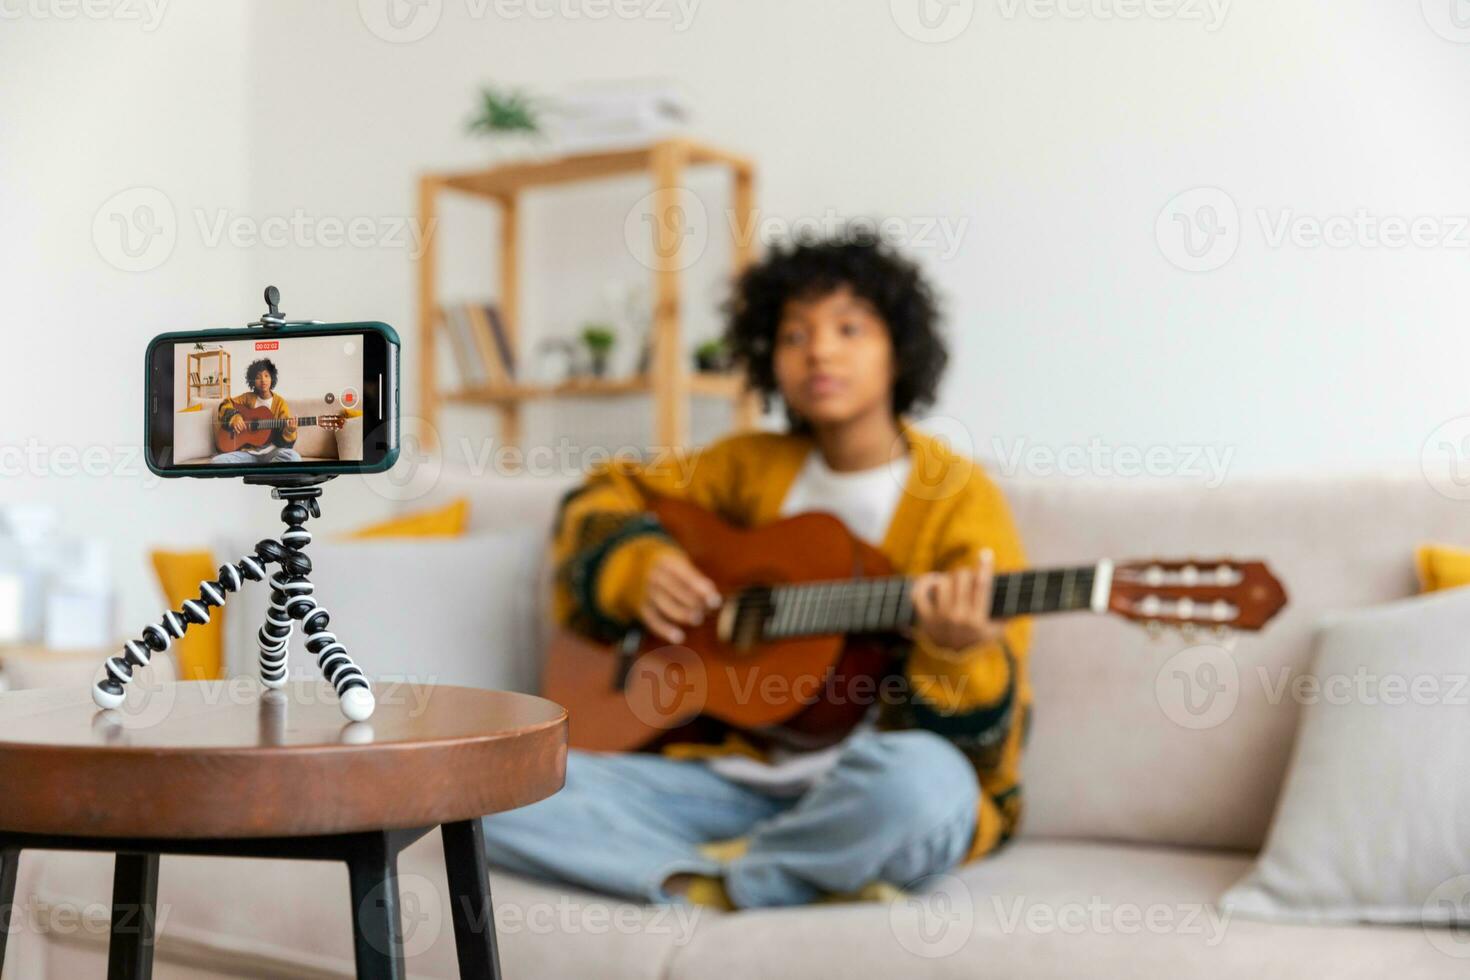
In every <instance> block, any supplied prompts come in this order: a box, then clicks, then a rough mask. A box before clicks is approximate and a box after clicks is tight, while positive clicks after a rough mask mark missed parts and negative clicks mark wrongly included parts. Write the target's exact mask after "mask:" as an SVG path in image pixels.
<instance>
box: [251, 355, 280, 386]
mask: <svg viewBox="0 0 1470 980" xmlns="http://www.w3.org/2000/svg"><path fill="white" fill-rule="evenodd" d="M262 371H269V372H270V373H271V390H275V387H276V384H277V383H278V382H279V381H280V380H281V372H279V371H277V370H276V362H275V361H273V360H271V359H270V358H269V357H262V358H261V359H260V360H258V361H251V362H250V366H249V367H248V368H246V369H245V383H246V384H247V385H249V386H250V389H251V390H252V391H253V390H255V379H256V378H258V377H260V372H262Z"/></svg>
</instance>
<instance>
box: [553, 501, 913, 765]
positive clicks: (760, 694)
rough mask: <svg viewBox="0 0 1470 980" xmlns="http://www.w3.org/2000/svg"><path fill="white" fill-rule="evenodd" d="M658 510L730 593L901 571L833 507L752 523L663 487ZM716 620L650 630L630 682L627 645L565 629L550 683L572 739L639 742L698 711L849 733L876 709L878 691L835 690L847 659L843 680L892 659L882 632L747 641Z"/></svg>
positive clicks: (739, 720)
mask: <svg viewBox="0 0 1470 980" xmlns="http://www.w3.org/2000/svg"><path fill="white" fill-rule="evenodd" d="M650 509H651V510H652V511H653V513H654V514H655V515H656V516H657V517H658V519H659V521H660V523H662V524H663V526H664V528H665V529H666V530H668V532H669V534H670V535H671V536H672V537H673V538H674V540H675V541H677V542H678V544H679V546H680V547H682V548H683V549H684V550H685V551H686V552H687V553H688V554H689V557H690V559H691V560H692V561H693V562H694V564H695V566H697V567H698V568H699V569H700V571H702V572H703V573H704V574H705V575H707V576H708V577H709V578H710V580H711V581H712V582H714V584H715V586H716V587H717V588H718V589H719V590H720V593H721V594H722V595H727V596H728V595H731V594H732V593H737V592H739V591H741V590H742V589H745V588H748V587H753V586H766V585H779V584H785V583H795V582H815V581H824V580H834V579H835V580H842V579H853V578H864V577H873V576H881V575H887V574H890V573H891V566H890V564H889V562H888V560H887V559H886V558H885V557H884V556H883V554H882V553H881V552H879V551H878V550H877V549H876V548H874V547H872V546H871V545H869V544H867V543H866V542H864V541H862V540H860V539H858V538H856V537H854V536H853V535H852V534H851V533H850V532H849V531H848V530H847V528H846V527H845V526H844V525H843V524H842V522H841V521H839V520H838V519H837V518H835V517H833V516H831V515H830V514H821V513H809V514H799V515H796V516H794V517H789V518H785V519H782V520H779V521H774V522H772V523H770V524H767V525H765V526H763V527H758V528H751V529H744V528H739V527H735V526H734V525H731V524H729V523H727V522H725V521H723V520H721V519H720V518H719V517H718V516H716V515H714V514H712V513H710V512H709V511H707V510H705V509H703V508H701V507H698V506H696V505H694V504H689V503H686V502H684V501H681V500H676V499H673V498H657V499H655V501H654V502H653V504H652V506H651V508H650ZM717 623H718V612H716V613H714V614H712V615H710V616H708V617H706V619H705V621H704V622H703V623H702V624H700V625H699V626H696V627H692V628H690V629H687V630H686V631H685V637H684V643H683V644H680V645H672V644H668V643H664V642H663V641H662V640H661V639H660V638H659V637H656V636H653V635H652V634H649V635H648V637H647V638H646V639H645V640H644V641H643V644H642V646H641V647H640V648H639V650H638V653H637V656H636V659H635V660H634V661H633V665H632V668H631V670H629V671H628V675H627V678H626V683H625V684H623V685H622V686H619V685H618V684H617V679H618V674H619V673H620V666H621V665H620V663H619V657H618V654H617V652H616V651H612V650H609V649H607V648H606V647H602V646H598V645H596V644H594V643H591V642H590V641H588V640H586V639H585V638H582V637H579V636H577V635H575V634H573V633H571V632H570V631H569V630H562V631H560V633H559V635H557V636H556V637H555V638H554V640H553V642H552V644H551V646H550V648H549V650H548V658H547V664H546V683H545V690H546V696H547V697H549V698H551V699H552V700H553V701H556V702H557V703H559V704H561V705H563V706H564V707H566V709H567V714H568V717H569V724H570V731H569V735H570V743H571V745H572V746H573V747H575V748H583V749H596V750H604V751H613V750H627V749H634V748H638V747H639V746H641V745H644V744H647V743H648V742H649V741H651V740H652V739H654V738H656V737H658V736H659V735H661V734H663V733H665V732H667V731H669V730H670V729H673V728H677V727H678V726H680V725H682V724H684V723H686V722H688V721H691V720H693V719H694V718H696V717H697V716H699V715H706V716H709V717H713V718H716V719H719V720H720V721H723V722H726V723H728V724H730V725H733V726H735V727H737V728H742V729H760V728H764V727H767V726H772V725H778V724H789V725H790V727H791V728H792V729H793V730H797V731H806V732H810V733H812V734H814V735H815V734H818V733H823V732H833V733H839V734H840V733H841V732H843V731H846V730H847V729H849V728H851V727H852V725H853V724H855V723H856V722H857V720H858V719H859V718H861V716H862V715H863V714H864V713H865V712H866V710H867V705H868V704H870V703H871V698H869V699H868V700H867V701H866V702H862V701H861V699H859V701H858V702H856V703H855V702H854V700H853V699H852V698H838V699H835V703H834V702H833V701H829V700H824V692H825V691H828V690H829V689H830V688H829V685H828V682H829V681H830V680H831V679H832V677H833V674H834V668H836V667H837V666H838V665H839V663H841V664H842V665H843V669H842V670H841V671H838V672H837V676H839V677H842V678H844V679H846V675H848V674H857V673H863V674H870V673H872V672H875V671H877V670H881V662H882V660H883V659H885V656H886V655H885V654H884V653H883V651H882V648H881V645H880V644H879V643H878V642H877V641H876V640H875V639H873V638H868V637H851V638H849V637H845V636H841V635H831V636H810V637H802V638H798V639H788V640H779V641H775V642H767V643H761V644H758V645H756V646H754V647H752V648H749V649H739V648H738V647H737V646H735V645H733V644H731V643H727V642H724V641H722V640H721V639H720V638H719V635H718V634H717Z"/></svg>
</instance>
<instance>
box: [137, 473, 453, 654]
mask: <svg viewBox="0 0 1470 980" xmlns="http://www.w3.org/2000/svg"><path fill="white" fill-rule="evenodd" d="M469 515H470V502H469V501H468V500H467V499H465V498H463V497H461V498H459V499H458V500H455V501H452V502H451V503H449V504H446V505H445V506H443V507H439V508H436V509H434V510H426V511H420V512H419V513H417V514H405V515H404V516H402V517H396V518H394V519H392V520H389V521H383V522H382V523H380V524H370V525H368V526H367V527H364V528H359V529H358V530H356V531H353V532H351V533H349V534H346V535H344V538H346V539H347V540H357V539H362V538H457V537H459V536H461V535H462V534H464V532H465V528H466V527H467V526H468V524H469ZM151 558H152V559H153V571H154V572H155V574H157V575H158V584H159V585H160V586H162V588H163V595H164V598H165V599H166V600H167V602H168V604H169V608H171V609H177V608H179V606H180V604H182V603H183V601H184V600H185V599H197V598H198V597H199V583H200V582H203V581H205V580H206V579H213V578H214V576H215V572H217V571H218V570H219V569H218V566H217V565H216V564H215V561H214V555H213V554H212V553H211V552H209V551H203V550H199V551H155V552H153V553H152V555H151ZM257 587H263V586H257ZM224 618H225V610H223V609H219V608H215V609H211V610H210V611H209V622H208V623H205V624H204V625H203V626H192V627H190V629H189V631H188V632H187V633H185V634H184V637H183V639H181V640H179V641H178V643H177V645H176V646H175V648H174V649H175V651H176V655H177V658H178V664H179V676H180V678H181V679H183V680H186V681H192V680H214V679H216V678H218V677H219V676H220V675H221V673H222V671H223V669H224V648H225V647H224Z"/></svg>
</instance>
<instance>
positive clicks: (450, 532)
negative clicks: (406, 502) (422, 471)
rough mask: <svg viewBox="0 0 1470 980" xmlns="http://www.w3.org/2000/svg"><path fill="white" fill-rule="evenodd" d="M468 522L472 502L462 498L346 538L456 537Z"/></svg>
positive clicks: (405, 515)
mask: <svg viewBox="0 0 1470 980" xmlns="http://www.w3.org/2000/svg"><path fill="white" fill-rule="evenodd" d="M469 520H470V502H469V501H468V500H467V499H465V498H464V497H460V498H459V499H457V500H454V501H451V502H450V503H447V504H445V505H444V506H443V507H436V508H435V509H434V510H422V511H419V512H418V513H416V514H404V515H403V516H402V517H394V518H391V519H390V520H386V521H383V522H382V523H380V524H369V525H368V526H367V527H363V528H358V529H357V530H356V531H353V532H351V533H349V534H346V535H343V537H344V538H346V539H347V540H349V541H359V540H362V539H363V538H457V537H459V536H460V535H462V534H464V532H465V528H466V527H467V526H468V524H469Z"/></svg>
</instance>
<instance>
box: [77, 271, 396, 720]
mask: <svg viewBox="0 0 1470 980" xmlns="http://www.w3.org/2000/svg"><path fill="white" fill-rule="evenodd" d="M280 299H281V293H280V290H278V289H276V287H275V286H267V287H266V288H265V303H266V307H267V309H266V312H265V313H263V314H261V317H260V319H259V320H256V321H254V322H252V323H251V324H250V326H252V327H259V328H261V329H264V330H272V331H275V330H283V329H287V328H289V327H292V326H298V325H301V324H316V323H320V322H321V321H320V320H288V319H286V315H285V314H284V313H282V312H281V310H280V307H279V306H278V305H277V304H278V303H279V302H280ZM330 479H332V476H331V475H330V474H322V475H293V474H284V473H278V474H274V475H269V474H251V475H248V476H246V477H245V482H246V484H248V485H251V486H268V487H271V488H272V489H271V496H272V497H275V498H276V499H277V500H284V501H286V506H285V507H283V508H282V509H281V520H283V521H285V522H286V530H285V533H283V534H282V535H281V537H280V540H273V539H271V538H266V539H265V540H263V541H259V542H256V545H255V551H254V552H252V553H251V554H248V555H244V556H243V557H241V558H240V560H239V561H237V562H235V563H233V564H228V563H227V564H224V565H221V566H220V567H219V573H218V574H217V575H216V577H215V578H214V579H205V580H204V581H202V582H200V583H199V598H197V599H185V600H184V602H183V608H181V609H178V610H173V609H169V610H167V611H165V612H164V614H163V622H161V623H149V624H148V625H147V626H145V627H143V635H142V638H141V639H137V640H129V641H128V642H127V643H125V644H123V651H122V654H121V655H120V656H115V657H109V658H108V659H107V662H106V663H105V664H104V665H103V669H104V674H103V677H102V679H101V680H100V681H98V682H97V684H96V686H94V687H93V688H92V700H93V701H95V702H96V703H97V707H99V708H103V709H107V708H117V707H120V706H121V705H122V703H123V700H124V698H125V697H126V688H127V685H128V683H129V682H130V681H132V679H133V670H134V669H135V668H137V667H146V666H147V665H148V661H150V660H152V659H153V655H154V654H155V653H162V652H163V651H165V650H167V649H168V648H169V646H170V645H171V644H172V643H173V641H174V640H177V639H180V638H181V637H183V635H184V633H185V632H186V631H187V630H188V629H189V627H190V626H193V625H203V624H204V623H207V622H209V610H210V609H212V608H214V607H215V606H220V607H223V606H224V604H225V600H226V599H227V598H229V594H230V593H231V592H235V591H237V590H238V589H240V588H241V587H242V586H243V585H245V583H247V582H259V581H261V580H263V579H264V578H265V576H266V569H267V566H270V565H280V566H281V567H280V569H279V570H278V571H277V572H276V573H275V574H273V575H271V577H270V586H271V604H270V609H268V610H267V611H266V614H265V622H264V623H262V624H261V626H260V631H259V632H258V633H257V634H256V636H255V642H256V645H257V647H258V648H259V650H260V682H261V683H262V684H264V685H265V686H266V687H269V688H279V687H284V686H285V684H286V654H287V647H288V645H289V644H290V642H291V632H292V628H293V626H294V624H295V623H296V622H297V621H299V622H300V623H301V626H302V628H303V629H304V630H305V631H306V649H307V651H308V652H309V653H311V654H312V655H313V656H315V657H316V662H317V666H318V667H320V668H321V671H322V675H323V676H324V677H326V679H327V680H328V681H329V682H330V683H331V685H332V688H333V689H334V690H335V691H336V692H337V699H338V701H339V702H340V703H341V705H342V713H343V714H344V715H346V716H347V717H348V718H350V719H352V720H353V721H365V720H367V719H368V718H369V717H370V716H371V715H372V713H373V708H374V707H376V702H375V701H374V699H373V689H372V686H371V685H370V684H369V683H368V680H367V678H366V677H364V676H363V673H362V671H361V670H360V669H358V666H357V664H355V663H353V662H352V658H351V657H349V656H348V655H347V648H346V647H344V646H343V645H342V644H341V643H340V642H339V641H338V640H337V636H336V634H335V633H331V632H329V631H328V630H327V625H328V624H329V623H330V622H331V618H332V617H331V616H330V615H328V614H327V611H326V610H325V609H323V608H322V607H321V606H319V605H318V604H317V601H316V599H314V598H313V597H312V592H313V591H314V589H315V587H314V586H313V585H312V584H311V579H310V578H309V577H308V576H310V575H311V559H310V558H308V557H307V556H306V555H305V554H304V553H303V552H302V550H301V549H302V548H305V547H306V546H307V545H308V544H310V543H311V532H310V531H308V530H307V529H306V527H305V524H306V520H307V518H308V517H321V516H322V512H321V507H320V505H319V504H318V503H317V498H319V497H320V496H321V495H322V488H321V484H323V483H325V482H326V481H328V480H330Z"/></svg>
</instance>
